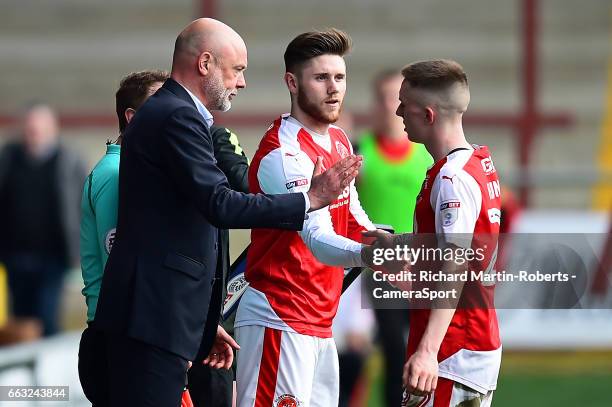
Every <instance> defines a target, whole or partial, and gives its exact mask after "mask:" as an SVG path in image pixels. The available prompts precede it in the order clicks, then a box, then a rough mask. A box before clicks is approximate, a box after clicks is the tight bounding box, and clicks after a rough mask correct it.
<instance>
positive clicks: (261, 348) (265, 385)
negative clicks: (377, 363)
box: [235, 325, 340, 407]
mask: <svg viewBox="0 0 612 407" xmlns="http://www.w3.org/2000/svg"><path fill="white" fill-rule="evenodd" d="M235 334H236V340H237V342H238V344H239V345H240V350H239V351H238V367H237V371H236V388H237V393H238V402H237V407H298V406H299V407H330V406H337V405H338V394H339V386H340V383H339V371H338V352H337V351H336V344H335V343H334V339H333V338H318V337H316V336H309V335H301V334H298V333H295V332H288V331H280V330H277V329H272V328H267V327H265V326H259V325H248V326H241V327H238V328H236V330H235Z"/></svg>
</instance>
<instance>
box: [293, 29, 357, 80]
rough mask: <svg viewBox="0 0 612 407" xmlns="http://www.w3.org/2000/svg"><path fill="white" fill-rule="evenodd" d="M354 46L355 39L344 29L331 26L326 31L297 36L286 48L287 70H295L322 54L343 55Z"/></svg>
mask: <svg viewBox="0 0 612 407" xmlns="http://www.w3.org/2000/svg"><path fill="white" fill-rule="evenodd" d="M352 46H353V40H351V37H350V36H349V35H348V34H347V33H345V32H344V31H341V30H338V29H336V28H330V29H327V30H325V31H309V32H306V33H303V34H300V35H298V36H297V37H295V38H294V39H293V40H292V41H291V42H290V43H289V45H287V49H286V50H285V55H284V58H285V70H286V71H287V72H292V73H296V72H295V71H296V70H297V69H298V68H299V67H300V65H302V64H303V63H304V62H306V61H308V60H309V59H312V58H315V57H318V56H320V55H326V54H331V55H339V56H341V57H343V56H344V55H346V54H347V53H348V52H349V51H350V50H351V48H352Z"/></svg>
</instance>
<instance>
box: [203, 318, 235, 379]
mask: <svg viewBox="0 0 612 407" xmlns="http://www.w3.org/2000/svg"><path fill="white" fill-rule="evenodd" d="M234 349H236V350H238V349H240V346H238V343H236V341H235V340H234V339H233V338H232V337H231V336H229V334H228V333H227V332H225V329H223V327H221V325H219V326H217V336H216V338H215V343H214V344H213V346H212V349H211V350H210V353H209V354H208V357H206V359H204V361H203V362H202V364H204V365H208V366H210V367H212V368H214V369H221V368H224V369H229V368H230V367H232V363H233V362H234Z"/></svg>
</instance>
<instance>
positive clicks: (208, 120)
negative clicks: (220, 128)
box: [177, 82, 213, 127]
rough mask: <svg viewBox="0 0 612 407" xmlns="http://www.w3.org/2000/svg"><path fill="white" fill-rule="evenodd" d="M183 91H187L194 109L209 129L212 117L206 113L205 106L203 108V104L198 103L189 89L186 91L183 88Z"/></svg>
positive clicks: (198, 100)
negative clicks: (194, 106)
mask: <svg viewBox="0 0 612 407" xmlns="http://www.w3.org/2000/svg"><path fill="white" fill-rule="evenodd" d="M177 83H178V82H177ZM179 85H181V84H180V83H179ZM181 86H183V85H181ZM183 89H185V90H186V91H187V93H189V96H191V99H193V103H195V105H196V109H198V112H200V114H201V115H202V118H203V119H204V121H205V122H206V124H207V125H208V127H211V126H212V125H213V116H212V114H210V112H209V111H208V109H207V108H206V106H204V103H202V102H200V99H198V98H197V97H196V95H194V94H193V93H191V91H190V90H189V89H187V88H186V87H184V86H183Z"/></svg>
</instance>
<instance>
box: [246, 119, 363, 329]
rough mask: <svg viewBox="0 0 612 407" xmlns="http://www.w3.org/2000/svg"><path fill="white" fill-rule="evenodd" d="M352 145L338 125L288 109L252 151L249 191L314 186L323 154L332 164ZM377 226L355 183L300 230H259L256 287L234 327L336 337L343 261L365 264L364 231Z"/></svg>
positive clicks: (252, 262) (249, 275)
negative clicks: (323, 125) (314, 121)
mask: <svg viewBox="0 0 612 407" xmlns="http://www.w3.org/2000/svg"><path fill="white" fill-rule="evenodd" d="M352 152H353V149H352V146H351V143H350V142H349V139H348V137H347V136H346V134H345V133H344V131H343V130H342V129H340V128H339V127H336V126H330V128H329V131H328V134H326V135H319V134H316V133H314V132H312V131H310V130H308V129H306V128H305V127H304V126H303V125H302V124H301V123H300V122H298V121H297V120H296V119H294V118H293V117H291V116H289V115H283V116H281V117H280V118H279V119H277V120H276V121H275V122H274V123H273V124H272V125H271V126H270V128H269V129H268V131H267V132H266V134H265V135H264V137H263V139H262V140H261V142H260V144H259V148H258V150H257V152H256V154H255V157H254V158H253V162H252V164H251V166H250V169H249V185H250V189H251V192H254V193H269V194H280V193H287V192H298V193H299V192H305V191H308V189H309V188H310V181H311V178H312V172H313V169H314V165H315V162H316V160H317V157H318V156H320V157H322V158H323V165H324V167H325V168H330V167H331V166H333V165H334V163H336V162H337V161H339V160H340V159H342V158H343V157H346V156H348V155H349V154H352ZM372 229H374V226H373V225H372V222H370V220H369V219H368V217H367V215H366V214H365V212H364V210H363V209H362V208H361V204H360V203H359V199H358V197H357V191H356V190H355V185H354V182H353V183H351V184H350V186H349V187H347V188H346V189H345V191H344V192H343V193H342V194H341V195H340V196H338V198H337V199H336V200H335V201H334V202H332V203H331V204H330V205H329V206H328V207H325V208H322V209H320V210H318V211H313V212H311V213H309V214H308V219H307V220H306V221H305V222H304V228H303V230H302V231H301V232H295V231H285V230H278V229H253V230H252V232H251V247H250V248H249V253H248V257H247V267H246V273H245V276H246V279H247V281H248V282H249V284H250V286H249V288H248V289H247V291H246V292H245V294H244V296H243V297H242V299H241V302H240V305H239V307H238V312H237V315H236V322H235V325H236V327H239V326H245V325H263V326H268V327H271V328H275V329H280V330H287V331H294V332H298V333H300V334H304V335H311V336H317V337H322V338H327V337H331V335H332V332H331V326H332V320H333V318H334V316H335V315H336V310H337V308H338V301H339V298H340V294H341V289H342V280H343V278H344V270H343V267H355V266H361V265H362V262H361V246H362V245H361V243H360V241H361V232H362V231H364V230H372Z"/></svg>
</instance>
